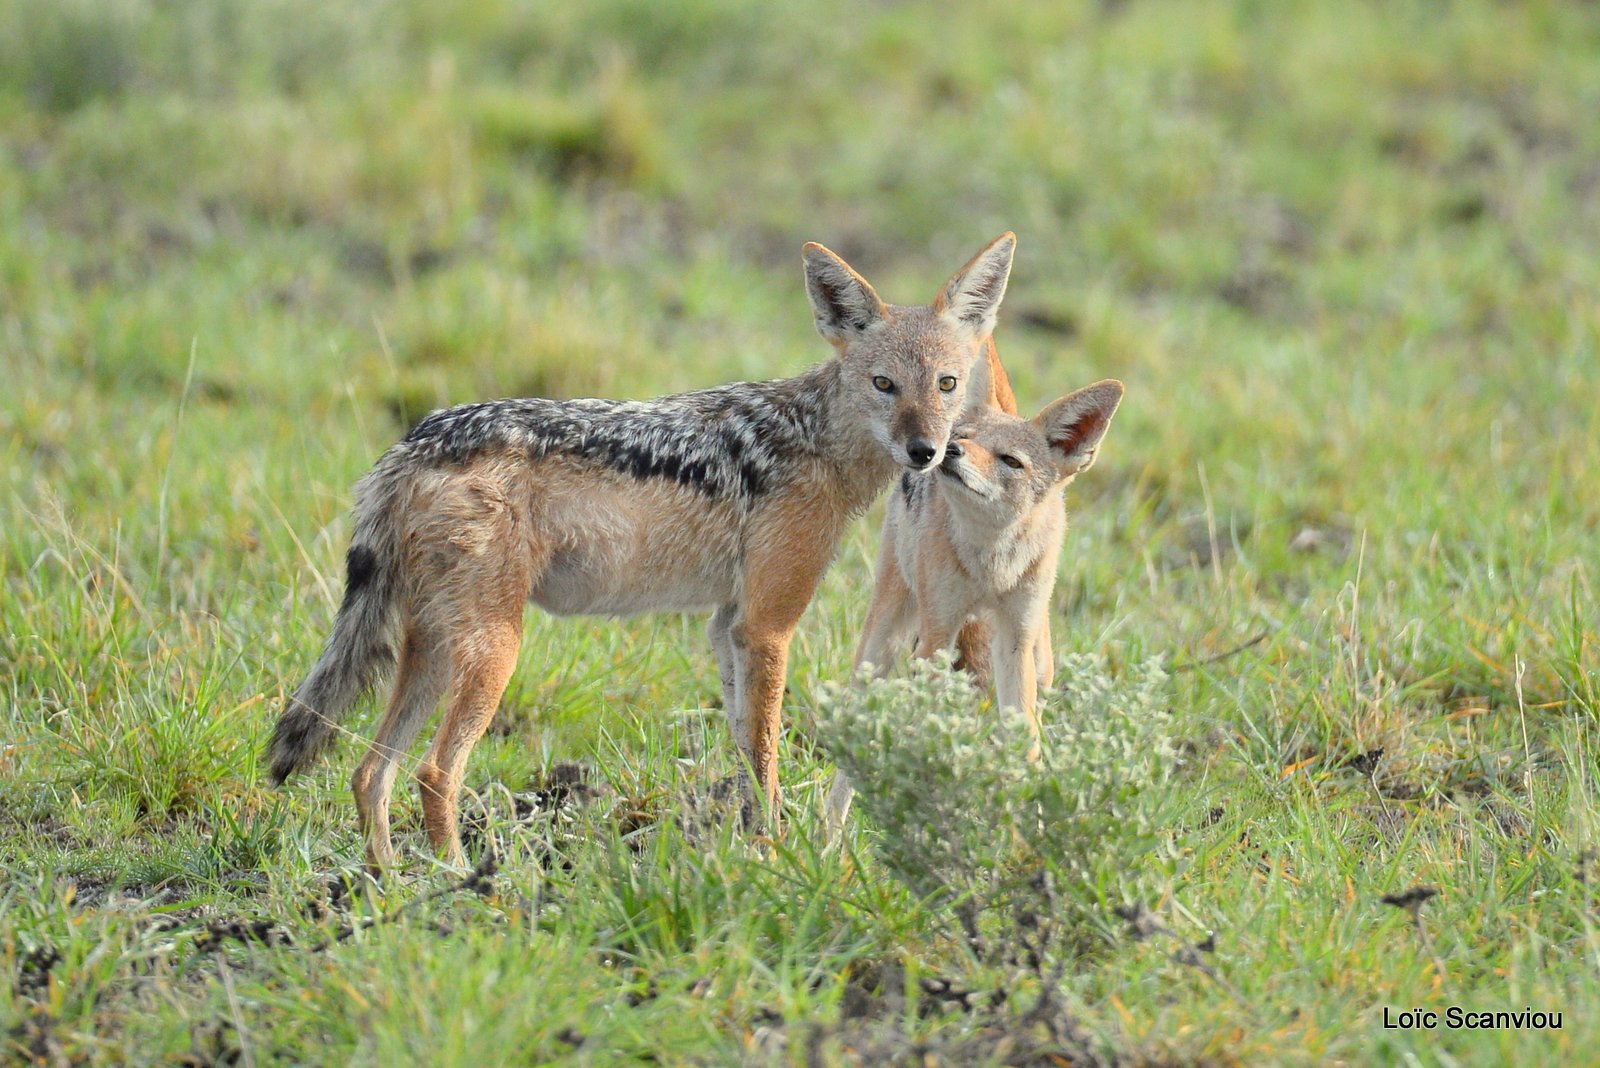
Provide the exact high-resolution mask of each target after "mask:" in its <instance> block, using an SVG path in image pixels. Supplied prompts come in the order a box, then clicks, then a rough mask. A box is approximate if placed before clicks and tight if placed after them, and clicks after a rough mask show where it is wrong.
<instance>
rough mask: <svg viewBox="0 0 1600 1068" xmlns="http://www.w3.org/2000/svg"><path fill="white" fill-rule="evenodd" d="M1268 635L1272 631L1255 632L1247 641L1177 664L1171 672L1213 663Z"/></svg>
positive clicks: (1256, 642) (1248, 646) (1251, 646)
mask: <svg viewBox="0 0 1600 1068" xmlns="http://www.w3.org/2000/svg"><path fill="white" fill-rule="evenodd" d="M1270 637H1272V631H1270V630H1264V631H1262V632H1261V633H1260V634H1257V635H1256V636H1255V637H1254V638H1251V639H1250V640H1249V641H1247V642H1244V643H1243V644H1240V645H1235V646H1234V647H1233V648H1232V649H1227V650H1224V651H1223V652H1220V653H1217V654H1215V655H1213V656H1208V657H1204V658H1202V659H1200V660H1190V661H1188V662H1187V663H1183V664H1179V665H1177V666H1176V667H1174V668H1173V669H1172V672H1173V674H1177V673H1178V672H1180V671H1194V670H1195V669H1196V668H1203V667H1205V666H1206V665H1207V664H1215V663H1216V662H1217V661H1219V660H1226V659H1228V658H1229V657H1230V656H1238V655H1239V654H1240V653H1242V652H1244V651H1245V650H1246V649H1253V648H1255V647H1256V646H1258V645H1260V644H1261V643H1262V642H1264V641H1266V640H1267V639H1268V638H1270Z"/></svg>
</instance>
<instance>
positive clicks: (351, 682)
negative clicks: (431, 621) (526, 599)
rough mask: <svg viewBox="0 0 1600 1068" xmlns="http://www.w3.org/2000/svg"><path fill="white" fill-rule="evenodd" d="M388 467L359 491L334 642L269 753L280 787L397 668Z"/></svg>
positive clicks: (283, 719) (295, 699)
mask: <svg viewBox="0 0 1600 1068" xmlns="http://www.w3.org/2000/svg"><path fill="white" fill-rule="evenodd" d="M386 466H387V465H385V464H382V463H380V464H379V466H378V468H377V469H376V470H374V471H373V472H372V474H370V475H368V476H367V478H366V479H365V480H364V482H363V484H362V485H361V486H359V487H357V491H356V493H357V506H356V529H355V535H354V536H353V537H352V538H351V541H350V552H349V555H348V556H347V557H346V561H345V568H346V572H345V587H344V601H343V602H342V603H341V604H340V605H339V614H338V616H337V617H336V618H335V620H334V624H333V634H332V635H331V636H330V637H329V638H328V644H327V646H326V647H324V648H323V650H322V656H321V657H320V658H319V659H318V660H317V663H316V666H315V667H313V668H312V669H311V674H310V675H308V676H306V680H305V681H304V682H302V683H301V684H300V686H299V688H298V689H296V690H295V692H294V694H293V696H291V697H290V698H289V703H288V705H287V706H286V707H285V708H284V710H283V715H282V716H280V717H279V718H278V725H277V727H276V728H275V729H274V730H273V732H272V741H271V742H270V743H269V744H268V746H267V756H268V758H269V759H270V761H271V764H272V779H273V781H274V782H275V783H277V784H279V785H282V784H283V782H284V780H286V779H288V778H289V776H291V775H293V774H294V773H295V772H297V771H303V770H305V769H306V768H307V767H308V766H310V764H311V763H312V761H314V760H315V759H316V758H317V756H318V755H319V754H320V753H321V752H322V750H323V749H325V748H327V746H328V743H329V742H331V741H332V740H333V735H334V731H335V729H336V728H337V727H338V724H339V721H340V720H342V719H344V717H345V716H346V715H348V714H349V712H350V709H351V708H352V707H353V706H354V705H355V703H356V701H357V700H359V699H360V698H361V696H362V695H363V694H365V693H366V692H367V691H368V690H370V689H372V687H373V686H374V685H376V684H377V683H378V681H379V680H380V679H382V678H383V677H384V676H386V675H387V674H388V673H389V670H390V669H391V668H392V667H393V666H394V661H395V652H394V631H395V624H396V620H397V617H398V612H397V608H398V605H397V603H396V602H397V596H396V594H397V592H398V590H397V586H398V576H397V574H396V564H397V562H398V554H397V549H398V547H397V546H396V545H395V544H394V537H393V523H392V521H391V512H390V508H389V505H390V504H391V503H392V499H393V496H394V494H393V489H394V482H393V478H392V476H393V474H394V473H393V472H392V471H386V470H385V467H386ZM385 476H390V477H387V478H386V477H385Z"/></svg>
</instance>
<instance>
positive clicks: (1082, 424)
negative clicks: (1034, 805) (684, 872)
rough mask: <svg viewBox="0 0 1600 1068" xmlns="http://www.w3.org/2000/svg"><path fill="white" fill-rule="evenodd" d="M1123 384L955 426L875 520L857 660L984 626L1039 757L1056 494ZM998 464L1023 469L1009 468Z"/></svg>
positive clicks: (998, 678) (950, 639)
mask: <svg viewBox="0 0 1600 1068" xmlns="http://www.w3.org/2000/svg"><path fill="white" fill-rule="evenodd" d="M1122 393H1123V386H1122V383H1120V382H1117V381H1114V380H1106V381H1103V382H1097V383H1095V384H1094V385H1092V386H1087V387H1085V388H1083V389H1081V390H1078V391H1077V392H1075V393H1072V394H1069V395H1068V396H1065V397H1062V398H1061V399H1059V400H1057V401H1056V402H1054V403H1053V404H1051V405H1049V406H1048V407H1046V408H1045V410H1044V411H1043V412H1041V413H1040V414H1039V416H1038V417H1037V418H1035V419H1034V420H1032V421H1025V420H1022V419H1019V418H1017V417H1016V416H1015V415H1010V414H1006V413H1004V412H1001V411H999V410H997V409H996V408H990V407H984V406H979V407H977V408H975V409H973V410H972V411H971V412H969V414H968V416H967V417H966V418H965V419H964V420H963V423H962V424H961V425H960V426H958V427H957V428H956V432H955V437H954V438H953V439H952V441H951V443H950V447H949V450H948V452H947V458H946V460H945V461H944V463H943V465H942V466H941V468H940V470H939V471H938V472H937V473H936V474H932V475H927V476H923V478H924V481H923V482H922V483H920V484H919V485H918V486H917V487H916V489H915V496H914V497H912V499H911V500H908V499H907V496H906V495H905V494H903V493H897V494H896V495H895V496H894V497H893V499H892V500H891V501H890V505H889V512H888V516H887V518H886V520H885V523H884V535H883V548H882V551H881V553H880V555H879V562H878V576H877V582H876V585H875V587H874V589H873V596H872V604H871V607H870V608H869V609H868V612H867V622H866V626H865V627H864V629H863V632H862V637H861V644H860V646H859V647H858V649H857V651H856V664H857V666H858V667H859V666H860V665H862V664H868V663H870V664H871V665H872V667H873V669H874V671H875V672H877V673H878V674H879V675H882V674H884V673H885V672H887V671H888V670H889V668H890V667H891V666H892V664H893V661H894V657H895V650H896V646H897V644H898V643H899V641H900V640H901V639H902V637H903V636H904V635H905V634H907V633H908V632H912V631H914V632H915V634H916V636H917V642H916V655H917V656H918V657H932V656H934V655H935V654H937V653H938V652H939V651H941V650H946V649H949V648H951V647H952V646H953V645H954V644H955V643H956V640H957V635H958V634H959V633H960V632H961V631H962V629H963V627H965V626H971V625H972V623H973V621H975V620H981V621H983V622H984V623H986V624H987V625H988V626H990V627H992V628H993V634H992V639H991V647H990V658H991V661H992V663H993V670H994V682H995V690H996V703H997V704H998V705H999V706H1000V707H1001V708H1002V709H1010V710H1013V711H1015V712H1016V713H1018V714H1019V715H1020V716H1021V717H1022V718H1023V720H1024V722H1025V723H1026V724H1027V728H1028V731H1029V733H1030V735H1031V738H1032V747H1031V750H1030V753H1029V757H1030V759H1037V757H1038V755H1039V723H1038V718H1037V715H1036V712H1035V706H1036V705H1037V702H1038V691H1039V687H1040V686H1041V685H1042V686H1045V687H1048V686H1049V685H1050V684H1051V682H1052V681H1053V679H1054V661H1053V656H1052V651H1051V645H1050V631H1049V604H1050V595H1051V592H1052V591H1053V589H1054V587H1055V579H1056V570H1057V564H1058V561H1059V558H1060V555H1061V543H1062V538H1063V536H1064V535H1065V533H1066V524H1067V516H1066V508H1065V504H1064V500H1063V494H1064V491H1065V488H1066V486H1067V485H1068V484H1069V483H1070V482H1071V481H1072V480H1073V479H1074V478H1075V477H1076V476H1077V475H1078V474H1079V473H1081V472H1082V471H1084V470H1086V469H1088V467H1089V466H1090V465H1091V464H1092V463H1093V462H1094V459H1095V457H1096V456H1097V455H1098V449H1099V444H1100V441H1101V438H1102V437H1103V436H1104V434H1105V431H1106V429H1107V428H1108V426H1109V425H1110V421H1111V417H1112V415H1113V414H1114V413H1115V412H1116V409H1117V405H1118V404H1119V403H1120V401H1121V399H1122ZM1002 457H1011V458H1013V459H1015V460H1017V461H1018V462H1020V463H1022V464H1023V465H1024V467H1023V469H1021V470H1016V469H1013V468H1011V467H1010V466H1009V465H1007V464H1006V463H1005V462H1004V460H1003V459H1002ZM851 794H852V790H851V787H850V784H849V782H848V780H847V779H846V778H845V776H843V775H840V776H838V777H837V779H836V780H835V784H834V789H833V793H832V795H831V796H830V798H829V801H828V823H829V831H830V835H836V834H837V832H838V829H839V827H840V825H841V824H842V821H843V819H844V816H845V813H846V811H847V809H848V807H849V803H850V797H851Z"/></svg>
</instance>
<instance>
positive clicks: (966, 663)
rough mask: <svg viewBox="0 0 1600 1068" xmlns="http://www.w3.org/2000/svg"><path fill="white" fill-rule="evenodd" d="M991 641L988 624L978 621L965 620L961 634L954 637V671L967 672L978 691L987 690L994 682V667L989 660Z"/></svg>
mask: <svg viewBox="0 0 1600 1068" xmlns="http://www.w3.org/2000/svg"><path fill="white" fill-rule="evenodd" d="M993 640H994V635H993V633H992V632H991V630H990V628H989V624H987V623H985V622H983V621H982V620H979V619H969V620H967V622H966V624H965V625H964V626H963V627H962V628H961V633H960V634H957V635H956V662H955V665H954V666H955V669H956V670H957V671H966V672H969V673H970V674H971V675H972V681H973V682H975V683H977V684H978V687H979V688H980V689H987V688H988V686H989V684H990V683H991V682H993V681H994V665H993V664H992V663H991V662H990V659H989V646H990V645H991V644H992V643H993Z"/></svg>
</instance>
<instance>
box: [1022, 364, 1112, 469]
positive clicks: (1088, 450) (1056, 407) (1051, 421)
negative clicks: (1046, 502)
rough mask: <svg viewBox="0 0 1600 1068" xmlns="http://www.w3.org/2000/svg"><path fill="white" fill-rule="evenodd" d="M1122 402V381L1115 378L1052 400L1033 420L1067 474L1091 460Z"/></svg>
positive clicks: (1083, 466) (1091, 461)
mask: <svg viewBox="0 0 1600 1068" xmlns="http://www.w3.org/2000/svg"><path fill="white" fill-rule="evenodd" d="M1121 403H1122V383H1121V382H1118V381H1117V380H1116V379H1115V378H1108V379H1106V380H1105V381H1103V382H1096V383H1095V384H1094V385H1092V386H1084V387H1083V388H1082V389H1080V390H1078V391H1077V392H1076V393H1068V394H1067V395H1066V396H1065V397H1062V398H1061V399H1060V400H1058V401H1055V402H1054V403H1052V404H1051V405H1050V406H1049V407H1048V408H1046V409H1045V410H1044V411H1042V412H1040V413H1039V417H1038V418H1037V419H1035V420H1034V422H1035V423H1036V424H1038V426H1039V428H1040V429H1041V430H1043V431H1044V436H1045V437H1046V438H1048V439H1049V441H1050V447H1051V448H1052V449H1055V450H1056V452H1057V453H1058V454H1059V455H1060V457H1061V461H1062V463H1063V464H1064V465H1065V467H1066V470H1067V473H1068V474H1073V475H1075V474H1077V473H1078V472H1079V471H1083V470H1085V469H1087V468H1088V466H1089V465H1090V464H1092V463H1094V459H1095V456H1096V454H1097V453H1098V452H1099V450H1100V439H1101V438H1103V437H1105V436H1106V428H1107V427H1109V426H1110V425H1111V417H1112V416H1113V415H1115V414H1116V412H1117V405H1118V404H1121Z"/></svg>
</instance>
